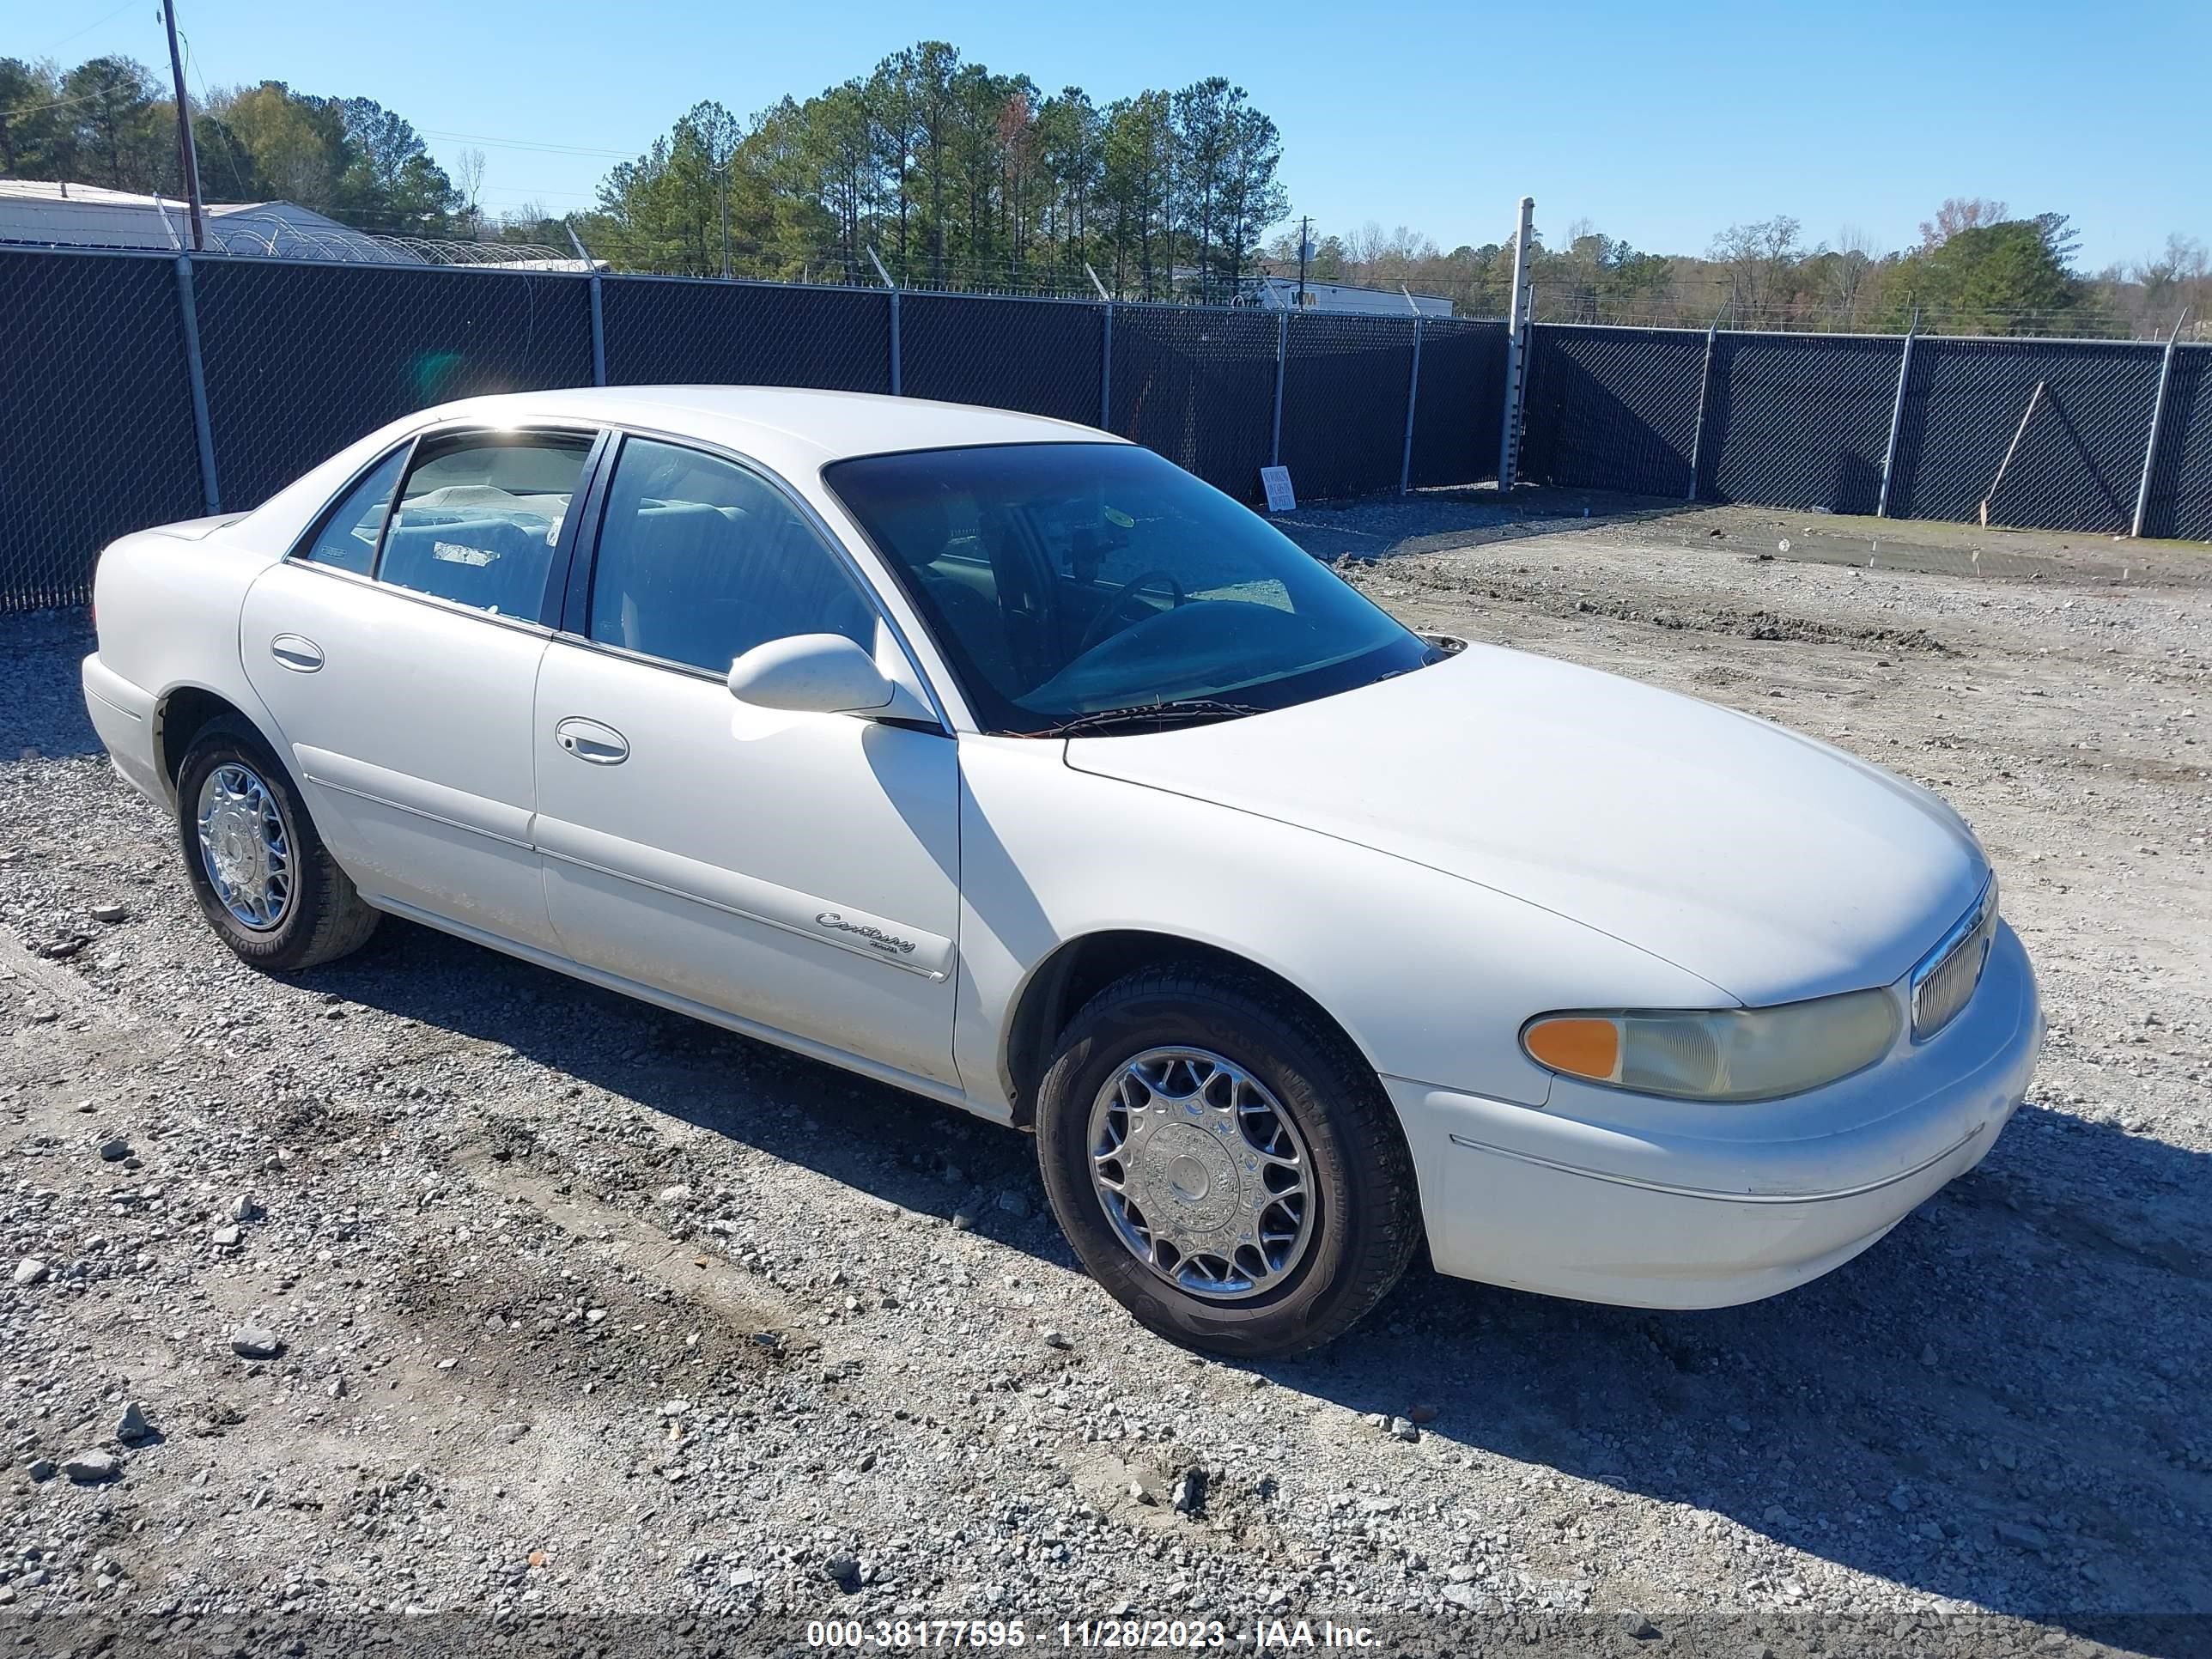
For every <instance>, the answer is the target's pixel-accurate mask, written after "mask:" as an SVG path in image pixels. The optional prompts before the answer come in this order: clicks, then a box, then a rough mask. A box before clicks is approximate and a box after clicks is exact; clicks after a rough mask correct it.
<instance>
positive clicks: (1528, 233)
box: [1498, 196, 1536, 495]
mask: <svg viewBox="0 0 2212 1659" xmlns="http://www.w3.org/2000/svg"><path fill="white" fill-rule="evenodd" d="M1535 223H1536V198H1535V197H1533V196H1523V197H1522V198H1521V216H1520V218H1519V220H1518V221H1516V223H1515V225H1514V229H1513V302H1512V304H1511V305H1510V306H1508V307H1506V318H1505V418H1504V420H1503V421H1501V422H1499V423H1498V494H1499V495H1504V494H1506V493H1507V492H1508V491H1510V489H1512V488H1513V473H1514V469H1515V468H1516V466H1517V465H1518V464H1519V462H1520V459H1521V419H1522V402H1523V398H1524V397H1525V395H1526V391H1527V386H1528V362H1527V357H1528V349H1527V348H1528V340H1527V336H1528V320H1529V316H1528V314H1529V313H1530V312H1532V311H1534V309H1535V307H1534V305H1533V304H1532V303H1531V302H1530V299H1529V295H1528V290H1527V289H1526V288H1525V287H1524V286H1523V284H1524V283H1528V282H1530V281H1533V280H1534V275H1533V270H1532V268H1531V267H1530V265H1529V263H1528V243H1529V240H1530V239H1531V237H1532V236H1534V234H1535Z"/></svg>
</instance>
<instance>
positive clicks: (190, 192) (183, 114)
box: [161, 0, 207, 253]
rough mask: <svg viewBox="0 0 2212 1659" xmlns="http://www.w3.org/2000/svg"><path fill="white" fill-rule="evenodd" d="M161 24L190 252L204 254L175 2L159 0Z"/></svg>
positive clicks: (197, 168)
mask: <svg viewBox="0 0 2212 1659" xmlns="http://www.w3.org/2000/svg"><path fill="white" fill-rule="evenodd" d="M161 21H163V22H164V23H166V24H167V25H168V29H169V76H170V79H171V80H172V81H173V82H175V84H176V88H177V165H178V167H179V170H180V172H181V173H182V174H183V176H184V182H185V201H186V202H188V203H190V204H191V210H192V252H195V253H198V252H204V251H205V249H206V247H207V235H206V233H205V232H204V230H203V229H202V228H201V225H200V161H199V156H198V155H197V153H196V152H195V151H194V150H193V149H192V106H191V105H190V104H188V103H186V102H185V60H184V59H183V58H181V57H179V55H178V52H177V5H176V0H161Z"/></svg>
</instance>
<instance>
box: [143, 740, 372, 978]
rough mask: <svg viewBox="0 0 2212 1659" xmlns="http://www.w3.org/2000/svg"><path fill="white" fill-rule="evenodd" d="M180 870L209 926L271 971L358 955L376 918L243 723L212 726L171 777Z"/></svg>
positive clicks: (282, 775) (278, 765)
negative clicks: (174, 785) (174, 777)
mask: <svg viewBox="0 0 2212 1659" xmlns="http://www.w3.org/2000/svg"><path fill="white" fill-rule="evenodd" d="M177 833H178V836H179V839H180V840H181V841H182V842H183V843H184V854H185V875H186V877H187V878H188V879H189V880H190V881H191V885H192V892H193V895H194V896H196V897H197V899H198V900H199V902H200V908H201V909H202V910H203V911H204V912H205V913H206V915H207V919H208V922H209V924H210V926H211V927H214V929H215V931H216V933H218V934H220V935H221V936H222V941H223V943H224V944H226V945H229V946H230V948H231V949H232V950H233V951H236V952H237V953H238V954H239V955H240V957H244V958H245V959H246V961H247V962H250V963H252V964H253V965H254V966H255V967H257V968H265V969H270V970H272V971H274V972H279V973H282V972H289V971H291V970H293V969H301V968H312V967H313V966H315V965H316V964H317V963H324V962H331V961H334V960H335V959H337V957H342V956H344V955H346V954H347V953H348V952H349V951H357V950H359V949H360V948H361V946H362V945H363V944H365V943H366V942H367V941H368V936H369V935H370V934H371V933H374V932H375V931H376V917H377V913H376V912H375V911H374V910H373V909H371V908H369V907H368V905H367V904H366V903H364V902H362V897H361V895H360V894H359V893H358V892H356V890H355V889H354V884H353V882H352V880H351V879H350V878H349V877H348V876H347V875H346V872H344V871H343V870H341V869H339V868H338V866H337V862H336V861H335V860H332V859H331V855H330V852H329V850H328V849H327V848H325V847H324V845H323V839H322V837H321V836H319V835H318V834H317V833H316V831H315V823H314V820H313V818H311V817H309V816H308V815H307V803H306V802H305V801H303V800H302V799H301V798H300V792H299V790H298V789H297V787H295V786H294V784H293V782H292V780H291V777H290V775H289V774H288V773H286V771H285V770H284V768H283V764H282V763H280V762H279V761H278V760H277V758H276V756H275V755H274V754H273V753H271V752H270V748H269V745H268V744H266V743H264V742H263V741H262V738H261V734H260V733H259V732H256V731H255V730H254V729H253V728H252V726H248V725H246V723H245V722H244V721H242V720H232V719H222V720H211V721H210V722H209V723H208V724H207V725H206V726H203V727H202V728H201V729H200V731H199V732H198V733H197V735H195V736H194V738H193V739H192V744H191V748H190V749H189V750H186V751H185V761H184V764H183V766H182V767H180V768H179V770H178V773H177Z"/></svg>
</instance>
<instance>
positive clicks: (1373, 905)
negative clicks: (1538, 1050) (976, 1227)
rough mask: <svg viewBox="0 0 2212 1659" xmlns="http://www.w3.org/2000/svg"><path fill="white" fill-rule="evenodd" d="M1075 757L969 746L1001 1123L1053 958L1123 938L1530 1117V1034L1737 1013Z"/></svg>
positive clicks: (1387, 1065) (1454, 898) (964, 955)
mask: <svg viewBox="0 0 2212 1659" xmlns="http://www.w3.org/2000/svg"><path fill="white" fill-rule="evenodd" d="M1062 750H1063V745H1061V744H1057V743H1045V742H1041V741H1038V740H1036V739H1034V738H966V737H963V738H962V739H961V780H962V793H961V836H960V840H961V918H960V922H961V931H960V963H961V966H960V973H961V984H960V994H959V999H958V1012H957V1015H956V1017H955V1023H954V1050H955V1054H956V1058H957V1061H958V1064H959V1068H960V1075H961V1078H962V1079H963V1084H964V1085H965V1086H966V1089H967V1091H968V1092H969V1096H970V1097H971V1098H972V1099H973V1101H974V1102H975V1105H976V1106H977V1107H978V1109H981V1110H985V1111H987V1112H988V1113H990V1114H991V1115H994V1116H999V1115H1006V1114H1007V1113H1008V1112H1010V1111H1011V1110H1012V1108H1013V1104H1014V1103H1013V1102H1012V1100H1011V1099H1010V1098H1008V1095H1009V1092H1010V1085H1009V1075H1010V1073H1009V1070H1008V1067H1007V1065H1006V1043H1007V1038H1008V1034H1009V1027H1010V1024H1011V1020H1012V1012H1013V1010H1014V1009H1015V1008H1016V1007H1017V1006H1018V1003H1019V999H1020V996H1021V994H1022V992H1023V990H1024V987H1026V986H1027V984H1028V983H1029V981H1030V977H1031V976H1032V975H1034V974H1035V973H1036V971H1037V969H1038V968H1039V966H1040V965H1041V964H1042V963H1044V962H1045V960H1046V959H1047V958H1048V957H1050V956H1051V955H1052V953H1053V952H1054V951H1055V950H1056V949H1057V948H1058V947H1059V946H1060V945H1064V944H1066V942H1067V941H1069V940H1071V939H1079V938H1081V937H1083V936H1085V935H1086V934H1091V933H1103V932H1109V931H1119V930H1124V929H1127V930H1136V931H1141V932H1147V933H1164V934H1168V935H1170V936H1173V937H1176V938H1180V939H1189V940H1191V941H1193V942H1194V943H1197V944H1200V945H1210V946H1212V947H1214V948H1216V949H1218V950H1221V951H1226V952H1228V953H1230V954H1231V955H1233V956H1237V957H1243V958H1244V959H1245V960H1247V961H1249V962H1252V963H1256V964H1257V965H1259V966H1260V967H1261V968H1264V969H1267V970H1268V971H1269V972H1271V973H1273V974H1275V975H1278V976H1279V977H1280V978H1281V979H1283V980H1285V981H1288V982H1289V983H1290V984H1291V985H1292V986H1295V987H1297V989H1299V990H1300V991H1302V992H1303V993H1304V994H1305V995H1307V996H1309V997H1310V998H1311V999H1312V1000H1314V1001H1315V1002H1316V1003H1318V1004H1319V1005H1320V1006H1322V1008H1324V1009H1326V1010H1328V1012H1329V1014H1330V1015H1331V1016H1332V1017H1333V1018H1335V1019H1336V1021H1337V1022H1338V1023H1339V1024H1340V1025H1342V1026H1343V1028H1344V1030H1345V1031H1346V1034H1347V1035H1348V1036H1350V1037H1351V1039H1352V1042H1354V1043H1355V1044H1357V1045H1358V1048H1359V1050H1360V1052H1361V1053H1362V1054H1364V1056H1365V1057H1366V1059H1367V1061H1368V1063H1369V1064H1370V1065H1371V1066H1373V1067H1374V1068H1375V1070H1376V1073H1378V1074H1380V1075H1383V1076H1386V1077H1397V1078H1404V1079H1416V1080H1419V1081H1422V1082H1425V1083H1431V1084H1437V1085H1447V1086H1449V1087H1452V1088H1455V1089H1463V1090H1468V1091H1474V1092H1479V1093H1481V1094H1484V1095H1486V1096H1488V1097H1492V1098H1493V1099H1499V1100H1507V1101H1515V1102H1518V1103H1522V1104H1525V1105H1529V1106H1541V1105H1542V1104H1543V1103H1544V1101H1545V1099H1546V1097H1547V1093H1548V1091H1549V1090H1550V1086H1551V1080H1552V1074H1551V1073H1548V1072H1547V1071H1545V1070H1543V1069H1542V1068H1541V1067H1540V1066H1536V1065H1534V1063H1533V1062H1531V1061H1530V1060H1528V1057H1527V1055H1525V1054H1522V1051H1521V1045H1520V1035H1519V1034H1520V1029H1521V1026H1522V1023H1523V1022H1524V1021H1525V1020H1526V1019H1527V1018H1528V1017H1529V1016H1530V1015H1531V1014H1534V1013H1540V1012H1545V1011H1546V1010H1547V1009H1552V1008H1559V1007H1577V1006H1590V1004H1591V1002H1592V1001H1593V1000H1601V1001H1603V1002H1606V1003H1607V1004H1610V1005H1613V1006H1644V1007H1683V1006H1708V1007H1711V1006H1730V1002H1731V1000H1730V999H1729V997H1727V996H1726V995H1725V994H1723V993H1722V992H1720V991H1718V990H1717V988H1716V987H1713V986H1712V985H1711V984H1710V983H1708V982H1707V981H1705V980H1702V979H1699V977H1697V976H1696V975H1693V974H1691V973H1689V972H1687V971H1686V970H1685V969H1680V968H1678V967H1675V966H1674V964H1672V963H1668V962H1664V961H1662V960H1661V959H1660V958H1658V957H1654V956H1652V955H1650V953H1648V952H1646V951H1641V950H1638V949H1637V948H1636V947H1635V946H1633V945H1628V944H1626V943H1624V942H1623V941H1621V940H1620V939H1613V938H1612V937H1610V936H1609V935H1607V934H1604V933H1599V932H1597V931H1595V929H1593V928H1590V927H1585V926H1583V924H1582V923H1580V922H1577V921H1571V920H1570V919H1568V918H1566V917H1565V916H1561V915H1555V914H1553V912H1550V911H1547V910H1543V909H1541V908H1537V907H1536V906H1534V905H1532V904H1528V903H1527V902H1523V901H1522V900H1518V899H1515V898H1512V897H1510V896H1506V895H1504V894H1501V893H1498V892H1497V891H1494V890H1491V889H1488V888H1485V887H1480V886H1477V885H1475V884H1473V883H1470V882H1467V881H1463V880H1461V879H1460V878H1456V877H1454V876H1449V875H1446V874H1444V873H1443V872H1439V871H1436V870H1432V869H1430V868H1428V867H1426V866H1421V865H1417V864H1413V863H1411V862H1409V861H1407V860H1403V859H1400V858H1396V857H1394V856H1392V855H1390V854H1385V853H1378V852H1376V851H1374V850H1372V849H1370V848H1364V847H1360V846H1358V845H1356V844H1354V843H1352V842H1345V841H1340V840H1337V839H1335V838H1334V837H1331V836H1324V835H1322V834H1320V833H1318V832H1316V831H1314V830H1310V829H1301V828H1298V827H1297V826H1295V825H1291V824H1286V823H1279V822H1277V821H1275V820H1272V819H1267V818H1262V817H1255V816H1253V815H1251V814H1249V813H1244V812H1240V811H1235V810H1234V809H1232V808H1229V807H1225V806H1219V805H1214V804H1212V803H1211V802H1207V801H1201V800H1195V799H1191V798H1189V797H1188V796H1184V795H1180V794H1173V793H1167V792H1164V791H1161V790H1157V789H1152V788H1150V787H1146V786H1144V785H1141V784H1133V783H1126V782H1122V781H1119V780H1116V779H1112V778H1107V777H1102V776H1099V775H1095V774H1091V773H1085V772H1077V771H1075V770H1073V769H1071V768H1069V767H1067V766H1066V764H1064V763H1063V761H1062Z"/></svg>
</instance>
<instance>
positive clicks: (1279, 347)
mask: <svg viewBox="0 0 2212 1659" xmlns="http://www.w3.org/2000/svg"><path fill="white" fill-rule="evenodd" d="M1290 358H1291V313H1290V312H1289V311H1288V310H1287V309H1285V311H1284V312H1283V313H1282V314H1281V315H1280V316H1279V317H1277V318H1276V319H1275V435H1274V437H1273V440H1272V441H1270V442H1269V443H1268V445H1267V465H1269V466H1280V465H1282V464H1283V374H1284V372H1285V368H1287V367H1288V365H1289V362H1290Z"/></svg>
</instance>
